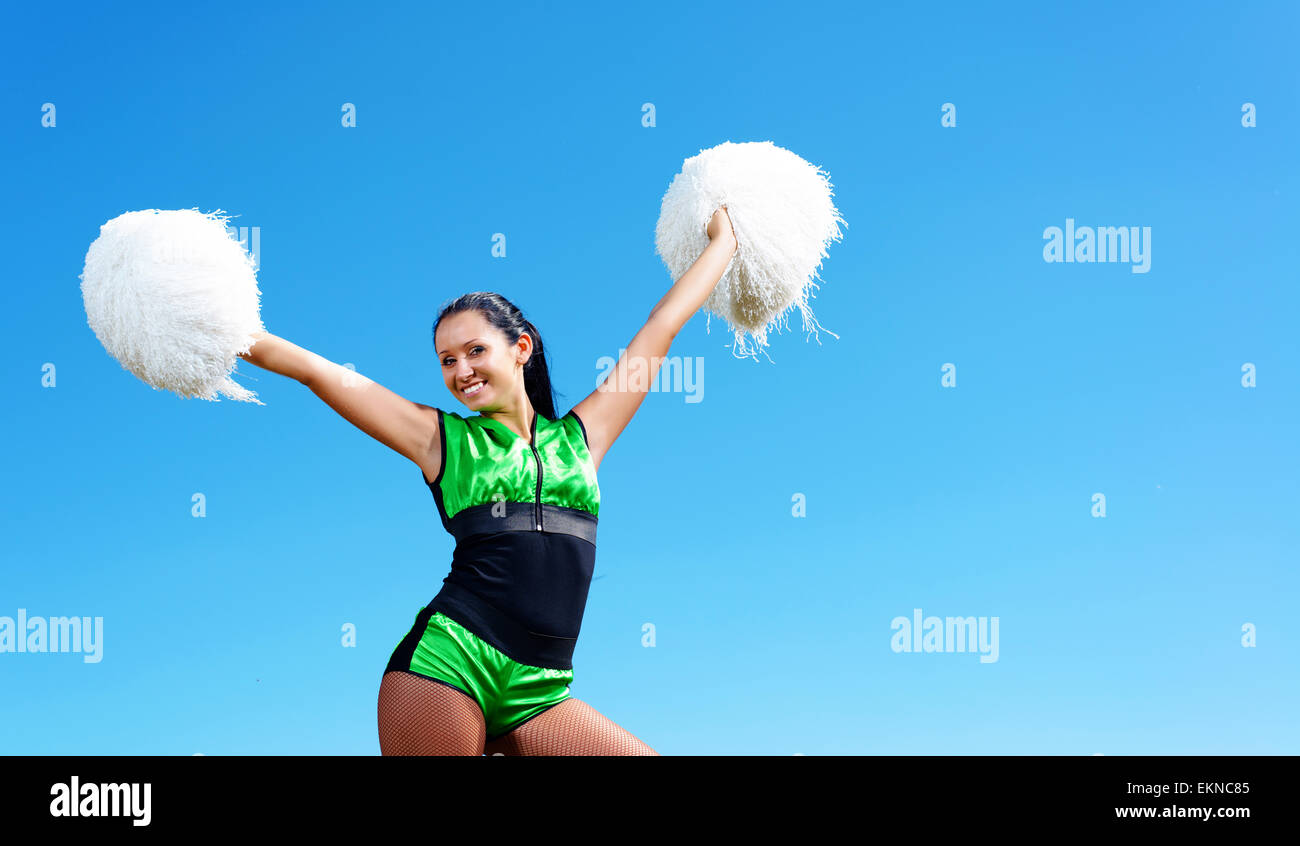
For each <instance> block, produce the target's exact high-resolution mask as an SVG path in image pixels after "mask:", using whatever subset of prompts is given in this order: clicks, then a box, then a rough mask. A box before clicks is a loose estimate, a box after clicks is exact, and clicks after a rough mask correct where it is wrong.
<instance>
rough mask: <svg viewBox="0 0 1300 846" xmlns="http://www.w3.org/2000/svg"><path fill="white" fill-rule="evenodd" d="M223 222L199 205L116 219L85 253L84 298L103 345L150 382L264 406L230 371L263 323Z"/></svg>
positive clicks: (249, 265) (237, 247)
mask: <svg viewBox="0 0 1300 846" xmlns="http://www.w3.org/2000/svg"><path fill="white" fill-rule="evenodd" d="M226 220H227V216H225V215H223V214H222V213H221V212H220V211H217V212H212V213H211V214H204V213H202V212H200V211H198V210H197V209H183V210H180V211H159V210H158V209H147V210H145V211H134V212H127V213H126V214H123V215H119V216H118V217H115V218H113V219H112V220H110V221H109V222H108V223H105V224H104V225H103V226H101V227H100V229H99V237H98V238H96V239H95V241H94V243H92V244H91V245H90V250H89V251H88V252H87V253H86V267H85V270H84V271H83V272H82V274H81V296H82V299H83V300H84V302H85V305H86V317H87V319H88V321H89V323H90V328H91V329H92V330H94V332H95V337H97V338H99V342H100V343H101V344H103V345H104V349H106V350H108V353H109V355H111V356H113V358H115V359H117V360H118V362H119V363H121V365H122V366H123V367H124V368H126V369H127V370H129V371H130V372H131V373H133V374H135V375H136V376H138V377H139V378H140V379H142V380H143V381H145V382H146V383H148V384H149V385H152V386H153V387H154V388H158V389H163V390H168V391H173V392H175V393H177V394H179V395H180V396H182V397H185V398H187V399H189V398H194V397H199V398H202V399H206V400H215V399H217V394H221V395H223V396H227V397H229V398H231V399H235V400H241V401H244V402H254V403H257V404H258V405H263V403H262V402H260V401H259V400H257V399H256V398H255V396H256V395H255V394H254V393H253V392H252V391H250V390H248V389H247V388H244V387H242V386H240V385H238V384H236V383H235V382H234V381H233V380H232V379H231V378H230V373H231V371H232V370H233V369H234V366H235V364H236V357H237V355H238V354H239V353H246V352H248V350H249V349H250V348H251V347H252V345H253V340H254V339H253V333H254V332H264V331H266V329H265V327H264V326H263V325H262V320H261V317H260V316H259V301H258V297H259V292H258V290H257V278H256V271H255V267H254V262H253V258H252V256H250V255H249V254H248V252H247V251H246V250H245V249H244V247H243V245H242V244H241V243H240V242H239V241H237V240H235V238H234V237H232V234H231V233H230V232H229V231H228V230H227V229H226V225H225V221H226ZM218 401H219V400H218Z"/></svg>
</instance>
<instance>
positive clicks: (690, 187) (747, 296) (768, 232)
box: [655, 141, 848, 356]
mask: <svg viewBox="0 0 1300 846" xmlns="http://www.w3.org/2000/svg"><path fill="white" fill-rule="evenodd" d="M833 193H834V192H832V191H831V184H830V182H829V180H828V179H827V177H826V175H825V174H824V173H823V172H822V171H821V170H820V169H819V168H817V167H816V166H815V165H812V164H809V163H808V162H806V161H804V160H803V159H802V158H800V157H799V156H797V155H795V154H794V153H792V152H790V151H789V150H785V149H782V148H781V147H777V146H776V145H774V144H773V143H772V142H771V141H761V142H745V143H742V144H733V143H731V142H730V141H727V142H725V143H723V144H720V145H718V146H716V147H713V148H710V149H708V150H701V151H700V153H699V154H698V155H696V156H692V157H691V158H689V159H687V160H686V161H685V163H684V164H683V165H682V172H681V173H679V174H677V176H676V177H674V178H673V181H672V184H671V185H669V186H668V191H667V193H665V194H664V199H663V204H662V206H661V207H660V211H659V223H658V225H657V226H656V228H655V248H656V249H657V250H658V252H659V257H660V258H662V259H663V261H664V263H665V264H666V265H668V271H669V272H670V273H671V274H672V277H673V278H674V279H678V278H680V277H681V276H682V274H684V273H685V272H686V271H687V270H689V269H690V267H691V265H692V264H694V263H695V261H696V259H698V258H699V257H700V253H702V252H704V249H705V247H707V246H708V244H709V238H708V236H707V235H706V234H705V225H706V224H707V223H708V221H709V218H711V217H712V216H713V213H714V211H716V210H717V209H718V207H719V206H722V205H724V204H725V205H726V206H727V213H728V215H729V216H730V218H731V225H732V228H733V229H734V230H735V233H736V240H737V242H738V243H739V244H740V249H739V251H738V252H737V253H736V254H735V255H734V256H732V258H731V261H730V262H729V263H728V264H727V269H726V270H725V271H724V272H723V274H722V278H721V280H719V282H718V285H717V287H716V288H714V289H713V292H712V293H711V294H710V295H709V298H708V300H707V301H706V302H705V303H704V308H705V310H706V311H708V312H711V313H713V314H717V315H719V316H720V317H722V318H723V319H724V320H726V321H727V323H728V325H729V327H730V329H731V331H732V333H733V334H734V336H735V344H734V345H733V354H735V355H737V356H741V355H756V353H757V351H758V350H759V349H761V348H763V347H765V346H767V333H768V331H769V330H770V329H772V328H776V329H777V330H778V331H780V330H781V328H783V327H784V328H789V327H788V323H787V316H788V312H789V311H790V309H791V308H793V307H795V306H797V307H798V308H799V311H800V312H801V313H802V315H803V328H804V329H805V331H812V332H816V331H817V330H818V329H823V331H826V332H828V333H829V334H831V335H833V336H834V337H836V338H838V337H839V336H838V335H835V333H834V332H831V331H830V330H829V329H824V327H822V326H820V325H818V323H817V321H816V319H815V318H814V317H813V314H812V309H811V307H810V306H809V305H808V299H809V296H810V294H811V289H812V288H816V287H818V286H817V284H816V282H814V281H813V279H814V277H817V278H820V277H819V274H818V270H819V268H820V267H821V264H822V259H823V258H825V257H826V247H827V246H828V245H829V244H830V243H831V242H832V241H834V240H836V239H839V238H841V237H842V236H841V234H840V229H839V224H841V223H843V224H844V225H845V226H847V225H848V224H847V223H845V221H844V219H843V218H841V217H840V215H839V212H838V211H836V209H835V205H834V203H833V202H832V200H831V197H832V196H833ZM747 334H748V335H749V336H750V337H749V338H747V337H746V335H747ZM818 342H819V343H820V339H819V340H818Z"/></svg>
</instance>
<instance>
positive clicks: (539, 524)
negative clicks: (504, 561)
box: [528, 410, 542, 532]
mask: <svg viewBox="0 0 1300 846" xmlns="http://www.w3.org/2000/svg"><path fill="white" fill-rule="evenodd" d="M532 434H533V439H532V443H530V444H529V445H528V447H529V449H531V450H532V451H533V458H534V459H536V461H537V502H536V505H535V508H536V511H535V513H534V516H535V517H536V518H537V531H539V532H540V531H541V530H542V457H541V456H540V455H538V453H537V411H536V410H534V411H533V433H532Z"/></svg>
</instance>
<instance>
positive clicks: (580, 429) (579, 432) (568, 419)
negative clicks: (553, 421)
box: [559, 409, 588, 446]
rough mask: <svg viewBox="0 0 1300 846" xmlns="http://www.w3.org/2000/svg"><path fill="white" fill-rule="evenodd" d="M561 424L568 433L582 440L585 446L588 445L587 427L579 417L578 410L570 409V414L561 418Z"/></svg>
mask: <svg viewBox="0 0 1300 846" xmlns="http://www.w3.org/2000/svg"><path fill="white" fill-rule="evenodd" d="M559 422H560V424H561V425H563V426H564V428H565V430H566V431H568V432H570V433H571V434H574V435H576V436H578V437H580V438H582V445H583V446H587V445H588V444H587V425H586V424H585V423H583V422H582V418H581V417H579V416H578V412H577V410H576V409H569V413H568V414H566V415H564V416H563V417H561V418H560V420H559Z"/></svg>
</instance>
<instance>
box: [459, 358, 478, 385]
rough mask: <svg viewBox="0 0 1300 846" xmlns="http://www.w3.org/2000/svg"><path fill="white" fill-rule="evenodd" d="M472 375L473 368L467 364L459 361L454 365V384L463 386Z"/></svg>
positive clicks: (463, 360)
mask: <svg viewBox="0 0 1300 846" xmlns="http://www.w3.org/2000/svg"><path fill="white" fill-rule="evenodd" d="M473 375H474V368H472V367H470V366H469V362H467V361H465V359H463V358H462V359H461V360H460V361H459V362H458V363H457V364H456V384H457V385H463V384H465V383H466V382H468V381H469V377H471V376H473Z"/></svg>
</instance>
